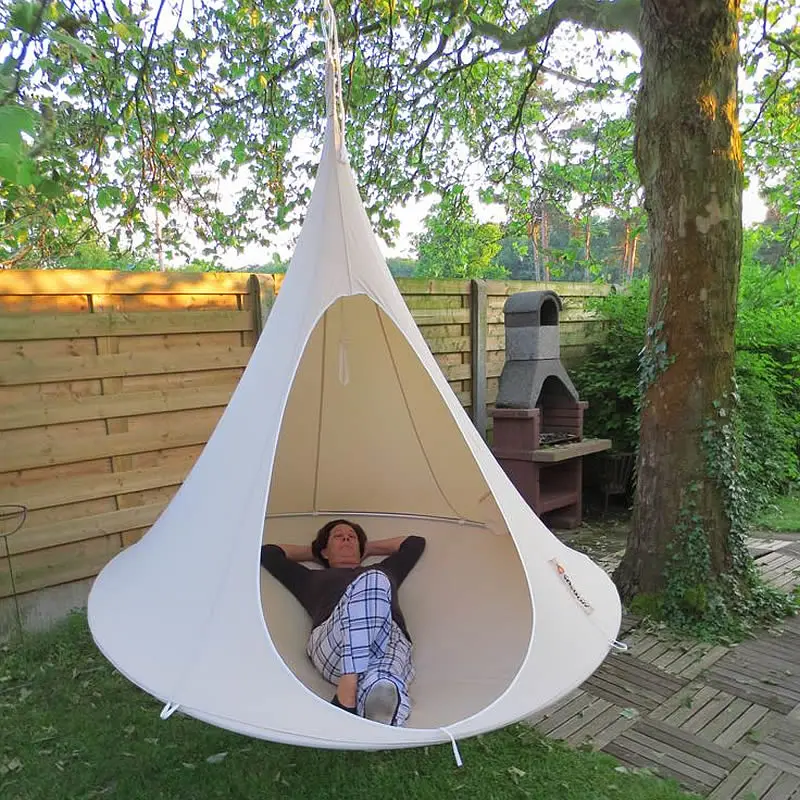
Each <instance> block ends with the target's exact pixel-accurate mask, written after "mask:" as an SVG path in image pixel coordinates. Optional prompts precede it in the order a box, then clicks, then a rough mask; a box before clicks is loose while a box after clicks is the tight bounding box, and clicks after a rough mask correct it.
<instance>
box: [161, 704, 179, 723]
mask: <svg viewBox="0 0 800 800" xmlns="http://www.w3.org/2000/svg"><path fill="white" fill-rule="evenodd" d="M180 707H181V706H180V703H167V704H166V705H165V706H164V708H162V709H161V713H160V714H159V716H160V717H161V719H169V718H170V717H171V716H172V715H173V714H174V713H175V712H176V711H177V710H178V709H179V708H180Z"/></svg>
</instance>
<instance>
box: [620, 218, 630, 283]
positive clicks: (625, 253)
mask: <svg viewBox="0 0 800 800" xmlns="http://www.w3.org/2000/svg"><path fill="white" fill-rule="evenodd" d="M630 251H631V224H630V222H626V223H625V242H624V244H623V245H622V274H623V275H626V276H627V275H628V259H629V258H630Z"/></svg>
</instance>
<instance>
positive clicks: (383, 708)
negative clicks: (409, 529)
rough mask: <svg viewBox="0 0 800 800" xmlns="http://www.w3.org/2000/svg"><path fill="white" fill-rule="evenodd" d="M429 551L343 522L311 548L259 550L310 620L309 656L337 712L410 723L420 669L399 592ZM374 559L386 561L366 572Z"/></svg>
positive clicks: (419, 542) (411, 540)
mask: <svg viewBox="0 0 800 800" xmlns="http://www.w3.org/2000/svg"><path fill="white" fill-rule="evenodd" d="M424 550H425V539H424V538H423V537H421V536H398V537H395V538H392V539H382V540H379V541H375V542H370V541H368V540H367V535H366V534H365V533H364V529H363V528H362V527H361V526H360V525H358V524H356V523H354V522H349V521H348V520H344V519H336V520H332V521H331V522H328V523H327V524H326V525H324V526H323V527H322V528H321V529H320V530H319V532H318V533H317V536H316V538H315V539H314V541H313V542H312V543H311V545H291V544H281V545H276V544H268V545H264V546H263V547H262V548H261V565H262V566H263V567H264V569H266V570H267V571H268V572H269V573H270V574H272V575H274V576H275V578H277V579H278V580H279V581H280V582H281V583H282V584H283V585H284V586H285V587H286V588H287V589H288V590H289V591H290V592H291V593H292V594H293V595H294V596H295V597H296V598H297V600H298V601H299V602H300V604H301V605H302V606H303V608H305V610H306V611H307V612H308V614H309V615H310V617H311V622H312V630H311V635H310V636H309V639H308V644H307V646H306V653H307V654H308V657H309V658H310V659H311V662H312V663H313V664H314V667H315V668H316V669H317V670H318V671H319V672H320V673H321V675H322V677H323V678H325V680H326V681H328V682H329V683H332V684H334V685H335V686H336V693H335V694H334V696H333V700H332V701H331V702H332V703H333V704H334V705H335V706H337V707H338V708H341V709H343V710H344V711H348V712H350V713H352V714H358V715H360V716H363V717H366V718H367V719H371V720H374V721H376V722H382V723H384V724H387V725H398V726H402V725H404V724H405V722H406V720H407V719H408V715H409V714H410V712H411V705H410V700H409V695H408V687H409V685H410V684H411V682H412V680H413V679H414V665H413V661H412V654H411V650H412V643H411V636H410V635H409V633H408V629H407V627H406V622H405V619H404V617H403V614H402V612H401V610H400V606H399V604H398V601H397V591H398V589H399V588H400V584H402V582H403V581H404V580H405V579H406V577H407V576H408V574H409V572H411V570H412V569H413V568H414V566H415V565H416V563H417V561H419V558H420V556H421V555H422V553H423V551H424ZM369 556H388V557H387V558H385V559H384V560H383V561H381V562H379V563H377V564H373V565H371V566H369V567H365V566H362V562H363V560H364V559H365V558H367V557H369ZM303 561H317V562H319V563H321V564H322V565H323V566H324V567H325V568H326V569H322V570H320V569H309V568H308V567H305V566H303V564H302V563H301V562H303Z"/></svg>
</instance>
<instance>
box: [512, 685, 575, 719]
mask: <svg viewBox="0 0 800 800" xmlns="http://www.w3.org/2000/svg"><path fill="white" fill-rule="evenodd" d="M584 694H586V692H584V691H583V689H575V690H574V691H572V692H570V693H569V694H568V695H566V696H565V697H562V698H561V699H560V700H559V701H558V702H556V703H553V705H551V706H548V707H547V708H545V709H543V710H542V711H538V712H537V713H536V714H533V715H532V716H530V717H527V718H526V719H525V722H526V723H527V724H528V725H533V726H536V725H538V724H539V723H540V722H541V721H542V720H543V719H546V718H547V717H549V716H550V715H551V714H554V713H555V712H556V711H558V710H559V709H560V708H563V707H564V706H565V705H567V704H568V703H571V702H572V701H573V700H574V699H575V698H576V697H580V696H581V695H584Z"/></svg>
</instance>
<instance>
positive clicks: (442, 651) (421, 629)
mask: <svg viewBox="0 0 800 800" xmlns="http://www.w3.org/2000/svg"><path fill="white" fill-rule="evenodd" d="M333 517H347V518H350V519H352V520H353V521H356V522H358V523H360V524H361V525H363V526H364V529H365V530H366V532H367V535H368V536H369V537H370V538H372V539H382V538H386V537H392V536H400V535H406V534H412V533H413V534H417V535H420V536H424V537H425V538H426V540H427V547H426V551H425V553H424V555H423V556H422V559H421V560H420V562H419V564H418V565H417V566H416V567H415V569H414V570H413V571H412V573H411V574H410V576H409V577H408V578H407V580H406V581H405V583H404V584H403V586H402V587H401V589H400V598H399V599H400V604H401V607H402V608H403V612H404V615H405V617H406V620H407V623H408V627H409V632H410V634H411V636H412V639H413V644H414V663H415V667H416V679H415V681H414V683H413V684H412V685H411V687H410V689H411V697H412V701H413V706H412V713H411V717H410V719H409V721H408V726H409V727H414V728H438V727H442V726H446V725H451V724H453V723H455V722H458V721H461V720H463V719H466V718H467V717H470V716H472V715H473V714H475V713H478V712H479V711H481V710H483V709H484V708H486V707H487V706H489V705H490V704H491V703H492V702H493V701H494V700H495V699H497V698H498V697H499V696H500V695H501V694H503V692H504V691H505V690H506V689H507V688H508V686H509V684H510V683H511V682H512V681H513V679H514V677H515V676H516V674H517V672H518V671H519V668H520V666H521V665H522V662H523V659H524V657H525V654H526V652H527V650H528V647H529V644H530V639H531V634H532V626H533V609H532V606H531V598H530V592H529V588H528V584H527V579H526V576H525V571H524V569H523V565H522V563H521V561H520V558H519V556H518V552H517V549H516V546H515V544H514V541H513V539H512V537H511V535H510V534H509V532H508V529H507V527H506V524H505V522H504V520H503V518H502V515H501V514H500V512H499V510H498V508H497V505H496V503H495V501H494V497H493V496H492V494H491V492H490V490H489V488H488V486H487V484H486V481H485V479H484V478H483V475H482V474H481V472H480V469H479V468H478V466H477V464H476V462H475V459H474V457H473V455H472V452H471V451H470V449H469V447H468V446H467V444H466V442H465V441H464V438H463V435H462V434H461V431H460V430H459V427H458V425H457V424H456V422H455V420H454V419H453V416H452V413H451V411H450V409H449V408H448V407H447V405H446V403H445V401H444V399H443V397H442V396H441V394H440V392H439V390H438V389H437V387H436V385H435V384H434V382H433V380H432V379H431V377H430V375H429V374H428V372H427V370H426V368H425V366H424V365H423V364H422V362H421V361H420V360H419V358H418V357H417V355H416V353H415V352H414V349H413V348H412V346H411V345H410V344H409V342H408V341H407V340H406V338H405V336H404V335H403V334H402V333H401V332H400V331H399V329H398V328H397V326H396V325H395V324H394V322H393V321H392V320H391V318H390V317H389V316H388V315H387V314H386V313H385V312H384V311H383V310H382V309H381V308H380V307H379V306H378V305H377V304H376V303H375V302H374V301H373V300H371V299H370V298H368V297H366V296H365V295H353V296H348V297H342V298H340V299H338V300H337V301H336V302H334V303H333V305H331V306H330V307H329V308H328V309H327V310H326V312H325V313H324V315H323V316H322V317H321V318H320V320H319V322H318V323H317V325H316V327H315V329H314V331H313V333H312V335H311V337H310V339H309V342H308V344H307V346H306V350H305V352H304V354H303V357H302V360H301V362H300V365H299V367H298V371H297V373H296V375H295V379H294V382H293V384H292V389H291V392H290V394H289V398H288V401H287V405H286V410H285V413H284V418H283V421H282V425H281V429H280V434H279V440H278V446H277V452H276V456H275V463H274V466H273V472H272V480H271V488H270V493H269V498H268V503H267V514H266V519H265V524H264V537H263V542H264V543H265V544H266V543H276V544H280V543H282V542H284V543H292V544H300V543H309V542H310V541H311V539H312V538H313V537H314V535H315V534H316V531H317V530H318V529H319V528H320V527H321V526H322V525H323V524H324V523H325V522H326V521H328V520H329V519H331V518H333ZM319 568H321V567H319ZM261 597H262V608H263V613H264V619H265V622H266V624H267V627H268V630H269V633H270V637H271V638H272V640H273V642H274V643H275V647H276V649H277V651H278V653H279V655H280V656H281V658H282V659H283V661H284V662H285V664H286V665H287V666H288V667H289V668H290V669H291V670H292V671H293V673H294V674H295V676H296V677H297V678H298V680H300V681H301V682H302V683H303V684H305V685H306V686H307V687H308V688H309V689H311V690H312V691H314V692H316V693H317V694H318V695H319V696H320V697H321V698H323V699H325V700H326V701H327V700H329V699H330V698H331V697H332V696H333V692H334V687H333V686H331V685H330V684H328V683H326V682H325V681H324V680H323V679H322V678H321V677H320V676H319V675H318V674H317V673H316V671H315V670H314V668H313V666H312V665H311V663H310V662H309V661H308V659H307V657H306V655H305V644H306V640H307V637H308V634H309V632H310V620H309V619H308V617H307V615H306V613H305V611H304V610H303V609H302V607H301V606H300V604H299V603H298V602H297V601H296V600H295V599H294V597H292V596H291V594H290V593H289V592H288V591H287V590H286V589H284V587H283V586H281V585H280V584H279V583H278V581H277V580H275V579H274V578H273V577H272V576H271V575H269V574H268V573H266V572H265V571H264V570H263V569H262V570H261Z"/></svg>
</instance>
